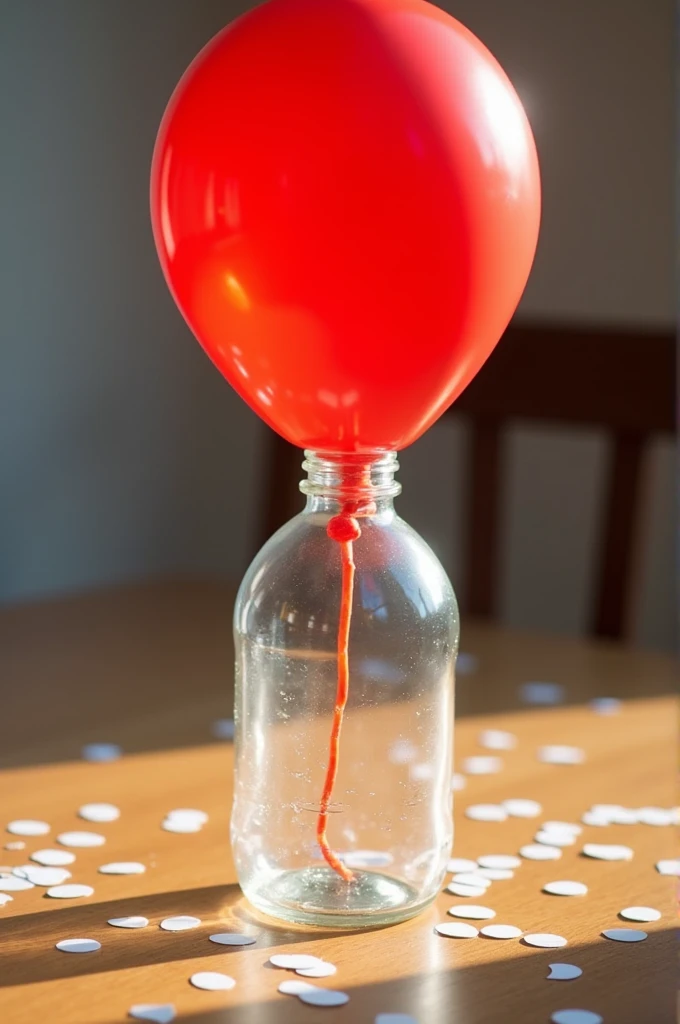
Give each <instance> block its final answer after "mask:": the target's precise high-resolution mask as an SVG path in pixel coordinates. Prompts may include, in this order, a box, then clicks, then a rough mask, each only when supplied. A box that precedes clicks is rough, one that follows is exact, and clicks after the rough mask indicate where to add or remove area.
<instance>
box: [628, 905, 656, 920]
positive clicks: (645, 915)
mask: <svg viewBox="0 0 680 1024" xmlns="http://www.w3.org/2000/svg"><path fill="white" fill-rule="evenodd" d="M619 917H622V918H624V920H626V921H658V920H659V919H660V917H661V911H660V910H654V908H653V907H626V908H625V910H620V911H619Z"/></svg>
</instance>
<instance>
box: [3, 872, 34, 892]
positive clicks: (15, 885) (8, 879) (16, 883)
mask: <svg viewBox="0 0 680 1024" xmlns="http://www.w3.org/2000/svg"><path fill="white" fill-rule="evenodd" d="M33 888H34V885H33V882H29V881H28V879H26V878H17V876H16V875H0V892H22V891H23V890H24V889H33Z"/></svg>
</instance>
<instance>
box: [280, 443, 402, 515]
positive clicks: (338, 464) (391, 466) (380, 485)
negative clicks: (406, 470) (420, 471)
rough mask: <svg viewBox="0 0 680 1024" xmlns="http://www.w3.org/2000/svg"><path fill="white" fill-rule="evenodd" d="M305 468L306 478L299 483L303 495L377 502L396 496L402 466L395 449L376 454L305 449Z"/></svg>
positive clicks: (303, 466) (341, 500)
mask: <svg viewBox="0 0 680 1024" xmlns="http://www.w3.org/2000/svg"><path fill="white" fill-rule="evenodd" d="M302 468H303V469H304V470H305V471H306V473H307V479H306V480H303V481H302V482H301V484H300V490H301V491H302V493H303V494H306V495H307V496H308V497H313V498H325V499H328V500H330V501H337V502H340V503H342V502H345V501H364V500H365V501H371V500H372V501H375V502H381V503H382V501H383V500H385V499H391V498H394V497H395V496H396V495H397V494H400V493H401V484H400V483H398V481H397V480H395V479H394V474H395V473H396V471H397V470H398V469H399V463H398V462H397V455H396V452H376V453H375V455H370V454H369V455H366V454H361V455H355V454H337V455H335V454H333V453H328V452H324V453H323V454H320V453H319V452H313V451H306V452H305V461H304V462H303V463H302Z"/></svg>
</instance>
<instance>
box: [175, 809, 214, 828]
mask: <svg viewBox="0 0 680 1024" xmlns="http://www.w3.org/2000/svg"><path fill="white" fill-rule="evenodd" d="M165 817H166V819H168V820H170V821H177V820H179V819H181V818H183V819H185V820H187V821H197V822H198V823H199V825H205V823H206V822H207V821H208V815H207V814H206V813H205V811H197V810H195V809H194V808H193V807H178V808H177V809H176V810H174V811H168V813H167V814H166V815H165Z"/></svg>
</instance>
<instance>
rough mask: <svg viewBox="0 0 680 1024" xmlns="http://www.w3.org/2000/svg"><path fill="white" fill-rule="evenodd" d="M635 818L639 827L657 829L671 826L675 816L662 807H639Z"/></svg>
mask: <svg viewBox="0 0 680 1024" xmlns="http://www.w3.org/2000/svg"><path fill="white" fill-rule="evenodd" d="M635 816H636V818H637V820H638V821H639V823H640V824H641V825H654V826H656V827H657V828H658V827H663V826H668V825H673V824H674V818H675V815H674V814H673V811H672V810H670V809H668V810H667V809H666V808H664V807H640V808H638V810H637V812H635Z"/></svg>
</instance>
